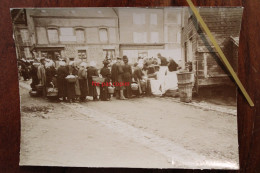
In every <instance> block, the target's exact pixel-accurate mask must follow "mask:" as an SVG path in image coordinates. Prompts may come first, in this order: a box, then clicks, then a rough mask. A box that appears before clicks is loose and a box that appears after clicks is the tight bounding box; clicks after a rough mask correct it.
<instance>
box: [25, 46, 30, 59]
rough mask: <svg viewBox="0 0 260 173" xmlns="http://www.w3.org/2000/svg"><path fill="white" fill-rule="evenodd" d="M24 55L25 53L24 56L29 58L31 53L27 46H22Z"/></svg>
mask: <svg viewBox="0 0 260 173" xmlns="http://www.w3.org/2000/svg"><path fill="white" fill-rule="evenodd" d="M24 55H25V57H26V58H31V57H32V54H31V52H30V49H29V47H26V48H24Z"/></svg>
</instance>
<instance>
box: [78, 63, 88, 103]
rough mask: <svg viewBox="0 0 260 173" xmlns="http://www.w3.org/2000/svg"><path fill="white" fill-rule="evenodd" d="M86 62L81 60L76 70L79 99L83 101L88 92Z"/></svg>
mask: <svg viewBox="0 0 260 173" xmlns="http://www.w3.org/2000/svg"><path fill="white" fill-rule="evenodd" d="M86 67H87V63H85V62H82V63H81V64H80V68H79V71H78V79H79V88H80V93H81V95H80V101H81V102H85V101H86V96H87V93H88V82H87V69H86Z"/></svg>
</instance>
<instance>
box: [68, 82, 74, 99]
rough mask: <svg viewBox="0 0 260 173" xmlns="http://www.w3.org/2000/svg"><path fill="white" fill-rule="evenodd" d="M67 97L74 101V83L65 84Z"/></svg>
mask: <svg viewBox="0 0 260 173" xmlns="http://www.w3.org/2000/svg"><path fill="white" fill-rule="evenodd" d="M67 96H68V99H69V100H74V99H76V92H75V83H71V82H67Z"/></svg>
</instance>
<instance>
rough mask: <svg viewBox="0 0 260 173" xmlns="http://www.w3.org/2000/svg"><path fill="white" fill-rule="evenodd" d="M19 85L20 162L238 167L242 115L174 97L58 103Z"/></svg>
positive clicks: (35, 163) (58, 164)
mask: <svg viewBox="0 0 260 173" xmlns="http://www.w3.org/2000/svg"><path fill="white" fill-rule="evenodd" d="M28 89H29V85H28V84H25V83H21V85H20V95H21V110H22V114H21V120H22V124H21V133H22V134H21V152H20V164H21V165H50V166H81V167H82V166H83V167H148V168H173V167H178V168H183V167H186V168H212V167H214V168H226V169H229V168H238V142H237V119H236V116H233V115H230V114H225V113H221V112H216V111H211V110H205V109H201V108H196V107H194V106H189V105H184V104H182V103H178V102H174V101H173V100H172V98H158V97H152V98H151V97H149V98H147V97H146V98H134V99H129V100H125V101H121V100H112V101H108V102H103V101H99V102H94V101H89V102H87V103H72V104H69V103H53V102H50V101H48V100H45V99H43V98H32V97H30V96H29V95H28Z"/></svg>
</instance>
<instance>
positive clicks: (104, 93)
mask: <svg viewBox="0 0 260 173" xmlns="http://www.w3.org/2000/svg"><path fill="white" fill-rule="evenodd" d="M103 64H104V67H103V68H101V70H100V74H101V75H102V77H103V78H105V81H104V83H105V84H102V85H101V88H100V98H101V100H103V101H108V100H109V99H110V94H109V93H108V85H107V84H109V83H110V78H111V72H110V69H109V68H108V64H109V61H108V60H104V61H103Z"/></svg>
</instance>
